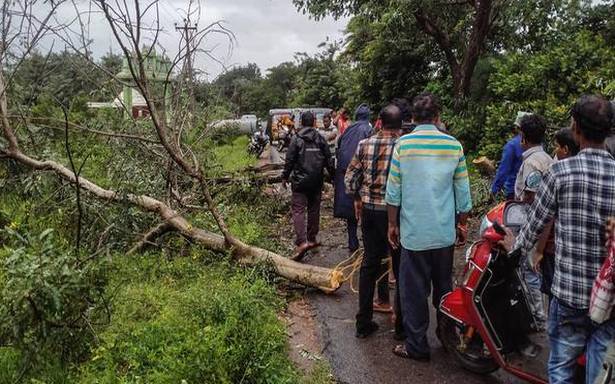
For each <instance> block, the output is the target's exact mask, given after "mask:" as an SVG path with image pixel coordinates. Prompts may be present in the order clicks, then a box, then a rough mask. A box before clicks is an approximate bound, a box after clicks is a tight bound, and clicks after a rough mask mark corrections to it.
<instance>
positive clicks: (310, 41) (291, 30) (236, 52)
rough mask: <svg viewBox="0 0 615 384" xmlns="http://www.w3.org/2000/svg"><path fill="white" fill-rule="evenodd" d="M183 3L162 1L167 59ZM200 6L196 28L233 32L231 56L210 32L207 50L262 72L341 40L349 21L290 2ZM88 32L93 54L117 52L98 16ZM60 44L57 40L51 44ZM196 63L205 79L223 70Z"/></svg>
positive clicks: (235, 0) (224, 0) (208, 1)
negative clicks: (219, 26)
mask: <svg viewBox="0 0 615 384" xmlns="http://www.w3.org/2000/svg"><path fill="white" fill-rule="evenodd" d="M187 3H188V0H160V18H161V23H162V27H163V29H164V33H163V34H162V35H161V37H160V42H161V45H162V46H163V47H164V48H165V49H166V50H167V52H169V53H170V55H169V56H171V57H173V56H174V55H175V52H176V51H177V43H178V39H180V36H181V35H180V33H179V32H177V31H175V28H174V24H175V23H182V19H183V15H184V14H185V13H184V11H183V10H184V9H186V8H187ZM80 4H81V6H82V7H83V10H85V9H87V7H88V5H87V4H88V2H87V1H82V2H80ZM201 6H202V13H201V17H200V20H199V21H198V25H199V27H204V26H206V25H208V24H210V23H212V22H214V21H218V20H223V21H224V25H225V26H226V27H227V28H228V29H230V30H231V31H233V33H234V34H235V38H236V41H235V43H234V45H233V49H232V52H231V53H230V55H229V52H228V48H229V44H228V40H227V39H226V38H224V37H222V36H213V35H212V36H211V38H209V39H208V40H207V41H206V44H205V46H206V47H207V48H215V50H214V55H215V57H217V58H219V59H221V60H222V62H223V63H224V65H225V66H227V67H232V66H233V65H244V64H247V63H250V62H253V63H256V64H257V65H258V66H259V67H260V68H261V70H262V71H263V73H264V72H265V70H266V69H267V68H270V67H272V66H275V65H277V64H279V63H281V62H284V61H290V60H293V55H294V54H295V52H307V53H310V54H312V53H315V52H317V51H318V45H319V44H320V43H322V42H324V41H325V40H326V39H327V38H329V39H330V40H332V41H336V40H340V39H342V38H343V36H344V29H345V27H346V23H347V20H346V19H344V20H338V21H336V20H333V19H331V18H327V19H324V20H321V21H314V20H311V19H310V18H309V17H308V16H307V15H303V14H302V13H300V12H298V11H297V9H296V8H295V6H294V5H293V4H292V0H202V1H201ZM71 11H73V10H72V9H70V8H68V9H64V10H63V11H62V12H63V13H64V14H65V15H67V16H65V17H69V16H68V14H70V13H71ZM89 36H90V39H91V40H92V45H91V47H90V49H91V50H92V51H93V53H94V54H95V56H97V57H100V56H102V55H103V54H104V53H106V52H108V51H109V49H113V50H114V52H116V53H119V49H118V47H117V44H115V43H114V39H113V37H112V35H111V33H110V30H109V28H108V27H107V25H106V22H105V20H104V18H103V17H102V15H100V14H98V15H97V17H93V18H91V20H90V30H89ZM61 45H62V43H59V44H58V43H57V42H56V45H55V46H56V47H61ZM196 66H197V67H198V69H199V70H200V71H201V72H205V73H207V74H208V75H207V78H208V79H212V78H213V77H215V76H217V75H218V74H219V73H220V72H222V71H224V68H223V66H221V65H220V64H218V63H216V62H214V61H213V60H211V59H207V58H206V57H205V56H204V55H200V56H199V57H197V61H196Z"/></svg>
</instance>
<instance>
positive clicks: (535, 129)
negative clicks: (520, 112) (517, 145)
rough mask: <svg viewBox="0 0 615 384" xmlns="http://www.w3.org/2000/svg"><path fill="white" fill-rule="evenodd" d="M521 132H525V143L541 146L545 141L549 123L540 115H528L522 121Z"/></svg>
mask: <svg viewBox="0 0 615 384" xmlns="http://www.w3.org/2000/svg"><path fill="white" fill-rule="evenodd" d="M519 130H520V131H521V132H523V138H524V139H525V141H527V142H528V143H531V144H540V143H542V142H543V140H544V139H545V132H546V131H547V122H546V121H545V119H544V118H543V117H542V116H540V115H537V114H531V115H527V116H524V117H523V118H522V119H521V122H520V123H519Z"/></svg>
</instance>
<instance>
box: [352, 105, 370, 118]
mask: <svg viewBox="0 0 615 384" xmlns="http://www.w3.org/2000/svg"><path fill="white" fill-rule="evenodd" d="M370 114H371V111H370V109H369V105H367V104H365V103H363V104H361V105H359V106H358V107H357V110H356V111H355V114H354V118H355V120H357V121H360V120H369V115H370Z"/></svg>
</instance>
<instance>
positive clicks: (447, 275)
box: [398, 246, 455, 356]
mask: <svg viewBox="0 0 615 384" xmlns="http://www.w3.org/2000/svg"><path fill="white" fill-rule="evenodd" d="M454 253H455V249H454V247H453V246H450V247H446V248H439V249H431V250H427V251H410V250H407V249H405V248H403V247H402V250H401V258H400V268H399V281H398V283H399V290H400V298H401V311H402V317H403V324H404V331H405V332H406V351H408V352H409V353H411V354H414V355H419V356H427V355H429V354H430V353H429V352H430V350H429V343H428V342H427V329H428V328H429V304H428V302H427V299H428V298H429V294H430V292H431V287H432V286H433V294H432V303H433V306H434V308H436V310H437V309H438V307H439V306H440V299H441V298H442V296H443V295H444V294H446V293H448V292H450V291H451V290H452V288H453V279H452V275H453V255H454Z"/></svg>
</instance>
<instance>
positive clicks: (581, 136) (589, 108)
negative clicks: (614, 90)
mask: <svg viewBox="0 0 615 384" xmlns="http://www.w3.org/2000/svg"><path fill="white" fill-rule="evenodd" d="M613 114H614V111H613V105H612V104H611V103H610V102H609V101H608V100H606V99H605V98H603V97H602V96H598V95H583V96H581V97H580V98H579V100H577V102H576V103H575V104H574V106H573V107H572V109H571V111H570V115H571V116H572V126H571V128H572V132H573V134H574V136H575V140H576V141H577V142H579V144H581V142H584V143H590V144H603V143H604V140H605V139H606V138H607V137H608V136H609V135H610V134H611V130H612V129H613Z"/></svg>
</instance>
